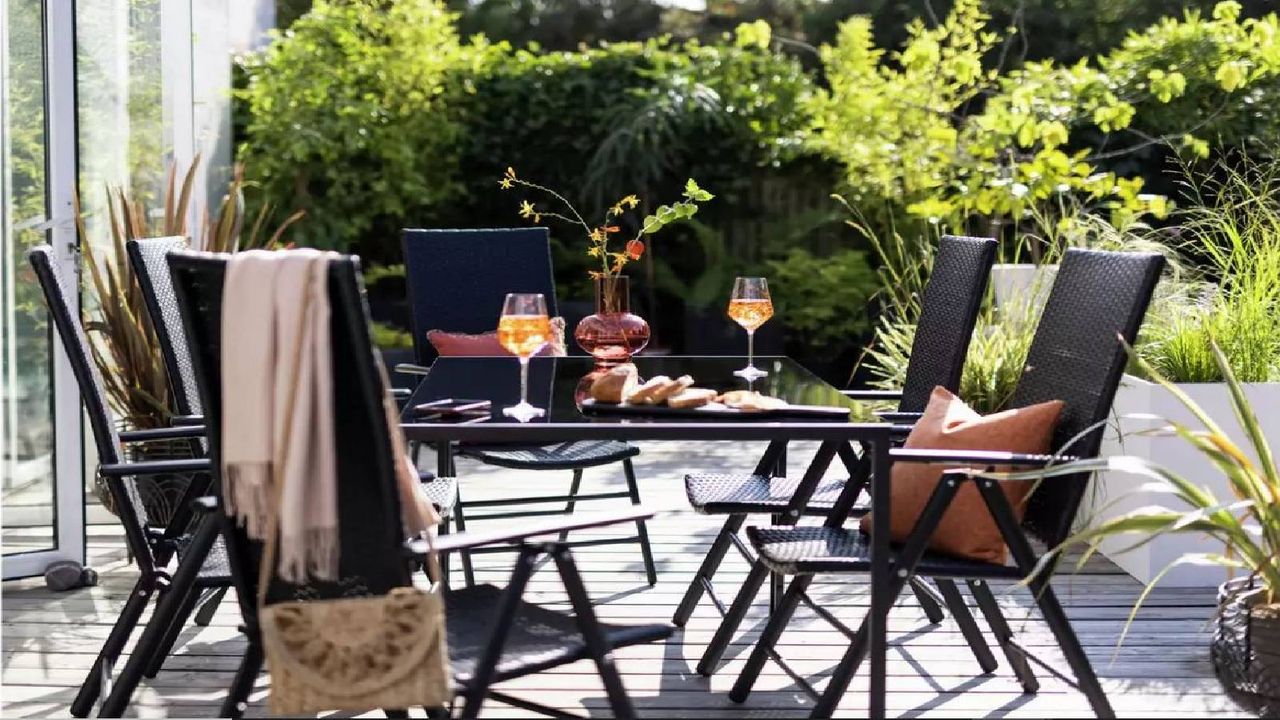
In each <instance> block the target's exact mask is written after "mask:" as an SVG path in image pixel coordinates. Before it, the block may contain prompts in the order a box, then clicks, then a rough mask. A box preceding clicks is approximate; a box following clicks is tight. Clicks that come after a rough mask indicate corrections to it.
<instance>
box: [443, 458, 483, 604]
mask: <svg viewBox="0 0 1280 720" xmlns="http://www.w3.org/2000/svg"><path fill="white" fill-rule="evenodd" d="M436 476H437V477H451V478H455V480H456V478H457V477H458V463H457V462H456V460H455V459H454V455H453V444H452V443H450V442H448V441H443V442H439V443H436ZM462 505H463V503H462V483H461V482H459V483H458V496H457V498H456V500H455V501H454V503H453V521H454V522H455V523H456V524H457V525H458V532H466V531H467V517H466V514H465V513H464V511H463V507H462ZM458 554H459V555H461V556H462V579H463V580H464V581H466V583H467V587H473V586H474V585H475V584H476V574H475V570H473V569H472V567H471V551H470V550H460V551H458Z"/></svg>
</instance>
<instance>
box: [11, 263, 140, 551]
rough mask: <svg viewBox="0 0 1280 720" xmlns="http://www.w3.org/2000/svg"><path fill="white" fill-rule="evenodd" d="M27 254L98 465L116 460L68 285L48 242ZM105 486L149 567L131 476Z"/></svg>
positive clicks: (116, 446) (112, 431)
mask: <svg viewBox="0 0 1280 720" xmlns="http://www.w3.org/2000/svg"><path fill="white" fill-rule="evenodd" d="M27 259H28V260H29V261H30V263H31V268H32V269H33V270H34V271H35V274H36V279H37V280H38V281H39V283H40V289H41V290H42V291H43V292H44V300H45V303H46V304H47V305H48V307H49V317H50V318H52V319H53V326H54V328H55V329H56V330H57V331H58V338H59V339H60V340H61V341H62V347H63V349H64V350H65V351H66V353H67V359H68V360H69V361H70V362H71V372H72V374H73V375H75V378H76V386H77V387H78V388H79V390H80V399H81V401H82V402H83V403H84V409H85V414H87V415H88V416H89V427H90V429H91V430H92V432H93V441H94V445H95V446H96V447H97V450H98V462H99V463H101V464H103V465H114V464H117V463H119V462H120V461H121V455H122V453H121V451H120V436H119V434H118V433H117V432H116V428H115V425H114V424H113V423H112V421H111V414H110V411H109V410H108V405H107V393H106V390H105V389H104V386H103V383H102V376H101V375H100V374H99V372H98V366H97V364H96V363H95V362H94V361H93V353H92V350H91V349H90V346H89V337H88V336H87V335H86V334H85V332H84V326H83V325H82V324H81V323H80V319H79V317H77V316H76V315H75V314H73V313H72V311H71V306H70V304H69V303H68V301H67V298H69V297H71V295H72V293H73V290H72V289H71V288H68V287H66V286H65V285H64V284H63V282H62V278H61V277H60V276H59V275H58V273H57V271H56V269H55V260H54V256H53V248H52V247H50V246H48V245H39V246H36V247H33V248H31V249H30V250H29V251H27ZM107 488H108V492H109V493H110V494H111V503H112V505H113V510H114V511H115V514H116V515H117V516H118V517H119V518H120V521H121V523H123V525H124V529H125V542H126V543H127V544H128V546H129V552H131V553H132V554H133V556H134V557H135V558H137V560H138V565H139V569H141V570H143V571H144V572H145V571H149V570H150V569H151V568H152V555H151V548H150V545H149V544H148V543H147V535H146V523H147V511H146V507H145V506H144V505H143V503H142V500H141V498H140V496H139V495H138V489H137V485H136V484H135V483H134V480H133V478H131V477H125V478H121V479H119V480H118V481H117V480H111V481H109V482H107Z"/></svg>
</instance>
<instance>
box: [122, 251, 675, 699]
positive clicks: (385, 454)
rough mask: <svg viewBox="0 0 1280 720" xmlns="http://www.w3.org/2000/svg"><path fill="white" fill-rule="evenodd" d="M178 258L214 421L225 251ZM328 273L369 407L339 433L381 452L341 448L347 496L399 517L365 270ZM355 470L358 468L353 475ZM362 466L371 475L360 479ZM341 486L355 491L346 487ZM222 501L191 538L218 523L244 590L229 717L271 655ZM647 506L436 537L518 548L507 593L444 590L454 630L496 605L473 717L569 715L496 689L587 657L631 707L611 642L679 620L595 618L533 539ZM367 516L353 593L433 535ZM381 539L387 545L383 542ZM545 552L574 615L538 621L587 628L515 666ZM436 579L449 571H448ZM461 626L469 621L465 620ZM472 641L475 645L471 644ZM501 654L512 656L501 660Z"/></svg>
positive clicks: (277, 592) (579, 590)
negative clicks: (497, 707)
mask: <svg viewBox="0 0 1280 720" xmlns="http://www.w3.org/2000/svg"><path fill="white" fill-rule="evenodd" d="M170 263H171V264H172V266H173V268H174V276H175V280H176V281H177V288H178V296H179V299H180V300H181V301H182V304H183V307H184V322H185V323H186V325H187V328H188V331H189V334H188V337H191V338H193V347H194V348H196V349H197V352H196V353H194V354H193V361H194V364H195V365H196V368H197V374H198V375H199V378H200V386H201V392H202V395H203V397H204V400H205V407H206V408H208V409H210V412H209V416H210V418H211V419H212V420H211V422H212V424H213V425H214V426H217V421H216V418H217V417H218V412H219V408H220V403H219V402H218V399H217V398H216V396H215V397H211V396H210V392H209V391H210V389H211V388H212V389H214V390H215V392H216V391H217V389H218V388H220V381H219V379H218V378H219V375H220V369H219V360H218V357H217V353H218V345H217V341H216V337H217V334H218V331H217V328H218V327H220V323H221V317H220V312H219V311H218V307H219V303H220V293H221V278H222V273H223V272H224V271H225V260H224V259H223V258H219V257H217V256H210V255H203V254H193V253H183V254H180V255H177V254H175V256H173V257H171V259H170ZM330 278H331V281H330V290H331V296H332V298H333V301H334V308H335V309H334V318H335V319H334V335H333V341H334V343H335V372H338V371H339V363H341V362H346V363H348V364H347V365H346V366H344V367H345V368H346V372H344V376H351V377H353V378H354V379H353V381H352V382H353V383H357V384H359V385H360V387H359V389H353V388H352V387H351V386H350V384H347V385H346V386H345V389H343V390H342V391H340V392H341V393H342V395H341V396H340V397H342V398H345V400H340V401H339V405H340V406H341V405H342V403H343V402H345V403H347V404H346V405H345V407H347V408H348V409H351V408H352V406H351V404H350V403H351V402H352V398H353V393H356V394H355V395H354V397H357V398H358V397H363V401H362V407H363V411H362V414H363V415H364V417H361V418H357V419H356V420H355V422H356V423H357V426H359V427H361V428H362V430H361V431H359V432H356V433H345V434H343V435H342V436H341V438H340V443H341V442H345V440H343V439H342V438H348V437H350V436H351V435H353V434H356V435H359V434H360V433H364V434H363V435H362V436H361V439H359V440H357V441H356V442H357V443H360V442H365V443H366V444H365V445H359V444H357V445H356V446H355V447H356V448H361V447H364V448H366V449H367V448H369V447H374V448H375V449H376V450H378V452H376V454H377V455H378V457H374V458H368V457H364V458H359V457H357V458H355V459H354V460H353V459H352V458H351V457H348V458H347V460H346V464H344V463H343V460H342V459H341V458H342V455H341V454H340V455H339V458H340V460H339V468H340V474H339V478H340V488H339V492H340V497H341V498H343V499H345V500H352V499H362V500H363V501H367V502H370V503H373V504H372V505H368V506H366V507H367V508H377V509H378V514H380V515H382V516H383V517H384V518H387V519H389V518H392V517H394V518H398V517H399V510H398V498H397V494H396V491H395V488H394V479H393V477H394V469H393V468H392V465H391V463H390V456H391V453H390V449H391V440H390V435H389V433H388V432H387V429H386V427H385V420H381V419H380V416H379V414H378V413H379V412H380V410H379V409H378V408H379V407H380V401H379V400H378V399H377V395H378V393H380V387H379V386H378V384H377V383H376V381H375V380H373V379H372V378H374V377H376V376H375V375H374V372H375V371H374V369H373V363H374V360H373V353H372V351H371V349H370V348H371V345H370V338H369V331H368V324H367V323H368V320H367V311H366V310H364V308H363V305H362V301H361V299H360V296H359V292H358V288H359V276H358V270H357V269H356V264H355V261H354V259H352V260H347V261H335V262H334V263H333V264H332V267H331V274H330ZM215 286H216V287H215ZM344 344H345V345H346V346H347V347H348V348H351V350H350V354H349V355H340V354H339V350H338V347H339V346H342V345H344ZM362 345H363V347H364V349H363V350H362V349H361V346H362ZM340 358H341V359H340ZM351 362H355V367H352V366H351V365H350V363H351ZM370 439H372V441H373V445H372V446H370V445H368V444H367V441H369V440H370ZM211 441H212V442H211V447H210V451H211V457H213V458H215V460H216V458H217V457H218V452H219V440H218V439H217V438H216V437H214V438H211ZM340 453H341V448H340ZM214 468H215V471H216V468H217V463H216V461H215V462H214ZM342 468H346V469H347V472H346V474H345V475H344V474H343V472H342ZM353 470H357V471H358V472H354V473H353V472H352V471H353ZM366 474H367V475H369V476H371V477H368V478H365V477H363V476H364V475H366ZM356 476H360V477H356ZM376 480H381V482H376ZM344 483H345V484H346V489H345V490H344V489H343V485H344ZM344 492H345V493H347V494H342V493H344ZM217 506H218V501H217V500H216V499H215V498H206V499H204V501H203V502H202V507H203V508H204V509H205V510H206V511H208V514H207V515H206V516H205V517H204V518H203V520H202V521H201V524H200V530H199V532H198V533H197V535H196V537H195V539H193V543H192V544H193V546H194V549H193V553H195V552H202V551H207V550H208V549H209V548H210V547H212V544H213V542H214V540H215V538H216V537H217V536H218V534H219V533H222V534H223V535H225V537H226V543H227V548H228V553H229V556H230V560H231V566H232V569H233V575H234V579H235V586H236V591H237V597H238V599H239V602H240V607H241V612H242V615H243V618H244V625H243V630H244V632H245V633H246V635H247V637H248V639H249V643H248V647H247V649H246V651H245V654H244V656H243V657H242V659H241V663H240V666H239V668H238V670H237V672H236V675H235V677H234V679H233V681H232V684H231V687H230V689H229V692H228V695H227V698H226V700H225V701H224V703H223V705H222V708H221V714H222V716H224V717H240V716H241V715H242V714H243V712H244V710H245V706H246V702H247V698H248V694H249V692H250V690H251V689H252V687H253V684H254V681H255V679H256V677H257V675H258V673H259V671H260V670H261V667H262V664H263V654H262V645H261V641H260V636H259V629H258V623H257V606H256V596H257V588H256V585H257V577H258V573H257V562H258V558H259V550H260V548H259V547H258V545H257V543H254V542H251V541H249V540H248V538H247V537H246V536H245V535H244V533H243V531H242V530H241V529H240V528H237V527H235V526H234V523H233V522H232V521H231V520H230V519H228V518H227V517H226V516H225V515H224V514H223V513H221V512H220V511H217ZM342 507H343V508H344V510H345V509H346V508H347V507H348V505H347V504H345V503H344V504H342ZM651 516H652V513H651V512H649V511H646V510H644V509H643V508H633V509H631V510H629V511H626V512H621V513H615V514H612V515H608V516H595V517H588V516H578V517H575V518H572V519H566V520H563V521H560V522H556V523H549V524H546V525H542V526H534V527H527V528H519V529H515V530H506V531H494V532H489V533H468V534H453V535H448V536H442V537H440V538H439V539H437V540H436V542H435V545H436V548H437V550H438V551H439V552H440V553H441V554H442V556H447V554H448V553H451V552H461V551H464V550H470V549H474V548H480V547H484V546H487V545H492V544H496V543H501V544H512V543H514V544H516V545H517V547H518V548H519V551H518V552H519V555H518V558H517V564H516V568H515V570H514V572H513V577H512V581H511V583H510V585H509V587H508V588H507V589H506V590H505V591H503V592H501V593H498V591H497V590H496V588H493V587H492V586H487V585H479V586H474V587H469V588H464V589H460V590H448V591H447V592H446V603H447V604H448V605H449V607H450V611H449V613H450V614H449V617H450V620H448V621H447V626H448V629H449V631H450V633H451V635H452V634H453V633H455V632H464V631H465V627H466V624H465V623H460V622H456V621H457V620H460V619H465V618H461V617H458V616H455V615H454V612H453V608H454V606H455V604H456V605H457V606H458V607H460V608H465V609H467V610H468V611H471V612H472V613H474V612H475V611H476V610H477V608H480V609H481V610H483V609H485V608H489V609H492V610H493V612H492V614H491V616H486V617H484V618H483V623H482V624H480V625H479V627H480V629H481V630H482V631H483V632H485V633H486V635H485V637H486V638H487V641H486V642H485V643H484V644H483V646H482V649H481V651H480V652H478V653H477V654H474V656H473V657H471V658H469V660H470V661H471V662H470V666H469V670H467V671H465V672H455V678H456V681H457V686H458V689H459V694H460V695H461V696H462V697H464V698H465V704H464V706H463V709H462V716H463V717H476V716H477V715H478V714H479V712H480V707H481V704H482V702H483V701H484V700H485V699H486V698H487V697H494V698H498V699H500V700H502V701H504V702H508V703H511V704H512V705H515V706H518V707H523V708H526V709H534V710H537V711H539V712H548V713H549V714H552V715H556V716H562V715H564V713H562V712H559V711H555V710H553V709H551V708H544V707H542V706H539V705H537V704H536V703H530V702H528V701H524V700H521V699H519V698H514V697H511V696H508V695H506V694H504V693H501V692H500V691H494V690H493V689H492V688H491V685H492V684H493V683H495V682H501V681H503V680H506V679H509V678H513V677H520V676H523V675H527V674H530V673H536V672H539V671H541V670H545V669H548V668H551V667H556V666H559V665H562V664H565V663H569V662H574V661H577V660H580V659H587V658H590V659H592V660H594V661H595V663H596V666H597V669H598V671H599V674H600V676H601V678H602V680H603V682H604V685H605V689H606V693H607V695H608V698H609V702H610V706H611V708H612V709H613V710H614V712H615V713H616V714H617V715H618V716H619V717H633V716H634V709H633V708H632V707H631V705H630V702H629V700H628V699H627V696H626V692H625V690H624V688H623V686H622V680H621V676H620V675H619V674H618V672H617V670H616V668H615V667H614V666H613V661H612V658H611V655H610V651H611V649H612V648H614V647H621V646H624V645H630V644H635V643H639V642H647V641H650V640H655V639H661V638H665V637H667V636H668V635H669V634H670V632H671V630H672V628H671V627H670V626H669V625H650V626H639V627H631V628H618V627H616V626H605V625H603V624H601V623H600V622H599V621H598V620H597V619H596V617H595V614H594V610H593V609H592V607H591V603H590V600H589V598H588V597H587V595H586V591H585V588H584V586H583V583H582V578H581V575H580V573H579V572H578V570H577V567H576V565H575V564H574V562H573V559H572V556H571V554H570V551H569V548H568V547H567V546H566V544H564V543H561V542H555V541H550V542H548V541H542V540H538V539H537V538H540V537H545V536H547V535H556V534H562V533H566V532H570V531H574V530H580V529H586V528H594V527H603V526H606V525H613V524H617V523H627V522H635V521H637V520H642V519H647V518H649V517H651ZM368 519H369V518H367V517H363V516H362V517H360V518H356V517H354V516H353V517H352V518H351V519H344V520H343V521H342V527H343V532H344V539H343V543H344V547H345V546H346V544H347V542H348V541H347V539H346V537H345V533H347V532H350V531H352V530H358V532H359V534H362V535H364V536H365V538H364V541H365V542H366V544H365V545H360V546H358V547H364V548H368V549H370V550H373V552H367V553H363V554H358V555H355V556H354V557H356V558H358V559H356V560H351V561H350V562H351V563H352V564H351V565H348V561H347V560H344V561H343V567H344V568H348V569H349V568H353V567H354V568H364V569H358V570H357V572H359V573H365V574H364V575H363V577H362V578H360V577H358V578H356V579H357V580H359V581H360V583H359V584H358V585H357V586H356V587H357V588H358V592H357V594H367V593H368V592H373V593H375V594H376V593H378V592H385V591H386V590H389V589H390V588H391V587H397V586H403V585H406V584H408V583H409V582H410V575H411V572H412V571H413V568H415V567H420V566H421V565H422V564H424V561H425V559H426V558H425V553H426V552H427V550H428V548H429V545H428V544H427V543H426V542H425V541H424V540H416V541H411V542H408V543H401V542H400V541H398V540H396V539H395V535H396V534H397V531H396V529H397V528H398V526H399V523H398V522H396V521H390V522H383V521H379V522H365V520H368ZM368 543H372V544H368ZM379 546H382V548H383V549H382V550H380V551H379V550H376V548H377V547H379ZM346 556H347V553H346V552H345V551H344V557H346ZM548 558H549V559H550V560H551V561H552V562H554V563H555V565H556V566H557V569H558V570H559V573H560V576H561V578H562V579H563V581H564V584H565V589H566V591H567V593H568V595H569V597H570V601H571V604H572V606H573V608H574V613H575V614H574V617H573V618H569V617H568V616H565V615H564V614H562V613H552V612H551V611H546V610H540V611H539V612H540V613H541V619H542V620H543V621H544V624H543V626H540V627H544V626H545V625H546V622H545V621H546V620H547V618H548V617H554V618H558V619H560V621H561V623H560V624H561V625H562V626H563V625H566V624H571V625H572V626H573V627H574V628H576V631H575V632H576V635H577V636H580V637H581V638H582V640H581V642H572V643H568V644H565V645H563V646H562V647H560V648H559V652H558V654H552V655H549V654H548V653H547V652H546V647H545V644H543V645H540V646H539V647H538V648H537V649H538V650H539V652H538V653H537V654H536V655H534V656H533V659H532V661H528V660H527V661H526V662H524V663H516V664H514V665H513V664H512V663H511V658H510V657H509V655H508V652H504V650H507V649H508V648H509V644H508V643H509V642H511V640H510V638H511V637H512V635H513V632H512V631H513V629H515V628H518V627H519V626H520V621H521V619H522V618H523V617H524V616H525V615H526V614H528V613H530V612H532V611H533V610H534V609H536V606H531V605H529V604H527V603H524V602H523V601H522V600H521V595H522V593H523V590H524V587H525V585H526V584H527V582H528V579H529V576H530V575H531V574H532V572H533V569H534V568H535V567H536V566H537V565H540V564H541V563H542V562H543V561H544V560H546V559H548ZM193 566H194V563H193V562H189V561H188V559H184V562H183V563H182V564H180V565H179V568H178V571H177V573H175V577H179V578H181V577H186V576H189V575H191V574H192V573H193V572H194V570H193ZM347 571H348V570H347V569H344V570H343V572H344V573H346V572H347ZM438 579H440V580H442V578H438ZM339 585H341V584H339ZM309 587H310V588H312V589H314V591H315V593H318V595H319V596H320V597H325V596H329V597H332V596H333V593H334V592H339V591H340V590H341V589H342V588H341V586H339V587H335V586H334V584H332V583H313V584H311V585H310V586H309ZM294 588H295V586H291V585H288V584H286V583H283V582H281V581H279V580H278V579H276V580H274V581H273V582H272V586H271V587H270V588H268V601H269V602H270V601H273V600H272V598H274V599H275V600H279V599H286V598H289V597H290V595H289V593H290V591H291V589H294ZM339 594H340V595H345V594H347V593H344V592H339ZM311 596H315V595H314V594H313V595H311ZM495 596H496V597H498V598H499V599H498V601H497V602H490V603H489V604H488V605H486V604H485V601H486V599H492V598H494V597H495ZM165 602H166V603H169V604H176V600H174V599H173V598H167V599H166V601H165ZM163 604H164V603H162V606H163ZM161 609H162V610H165V609H167V608H164V607H162V608H161ZM460 625H461V626H462V627H459V626H460ZM162 633H163V630H162V628H160V627H158V626H155V625H148V627H147V629H146V631H145V632H144V633H143V635H142V637H141V638H140V639H139V648H140V649H141V648H146V647H150V646H152V645H154V644H156V643H158V642H160V639H161V635H162ZM544 639H545V632H543V633H542V634H541V635H540V636H539V640H544ZM457 645H462V644H461V643H459V644H455V643H451V648H452V650H453V652H451V656H453V657H452V658H451V659H452V660H453V661H454V662H455V664H456V663H457V662H458V657H457V656H458V654H461V653H464V652H466V650H467V648H466V647H463V648H461V649H460V648H459V647H457ZM467 645H474V643H469V644H467ZM500 661H505V662H502V663H500ZM141 669H142V663H141V662H138V663H134V662H133V660H132V659H131V661H130V663H129V665H126V668H125V671H124V672H123V673H122V682H120V683H117V685H116V687H115V688H114V689H113V691H112V694H111V696H110V697H109V698H108V699H107V701H106V702H105V703H104V705H103V712H102V715H103V716H104V717H118V716H120V715H121V714H122V713H123V711H124V710H125V708H126V706H127V704H128V701H129V697H130V695H131V693H132V691H133V689H134V687H135V685H136V679H137V677H138V676H139V675H140V672H141ZM125 678H128V679H130V680H132V681H133V684H126V683H125V682H123V680H124V679H125ZM429 711H430V712H432V713H433V715H436V714H439V713H440V709H429ZM387 715H388V716H389V717H404V716H406V713H405V712H404V710H403V709H396V708H393V709H388V710H387Z"/></svg>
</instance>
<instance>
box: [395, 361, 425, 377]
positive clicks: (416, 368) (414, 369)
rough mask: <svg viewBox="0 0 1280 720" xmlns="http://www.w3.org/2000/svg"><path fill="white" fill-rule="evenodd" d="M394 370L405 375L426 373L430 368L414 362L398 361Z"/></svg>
mask: <svg viewBox="0 0 1280 720" xmlns="http://www.w3.org/2000/svg"><path fill="white" fill-rule="evenodd" d="M395 370H396V372H398V373H404V374H406V375H426V374H427V373H428V372H429V371H430V370H431V368H429V367H426V366H423V365H417V364H414V363H398V364H397V365H396V368H395Z"/></svg>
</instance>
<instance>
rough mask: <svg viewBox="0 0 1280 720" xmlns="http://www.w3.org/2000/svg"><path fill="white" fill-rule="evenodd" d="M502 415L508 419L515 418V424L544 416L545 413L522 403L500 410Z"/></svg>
mask: <svg viewBox="0 0 1280 720" xmlns="http://www.w3.org/2000/svg"><path fill="white" fill-rule="evenodd" d="M502 414H503V415H506V416H507V417H509V418H515V420H516V421H517V422H522V423H525V422H529V421H530V420H532V419H534V418H539V417H542V416H543V415H546V414H547V411H546V410H543V409H542V408H540V407H534V406H532V405H530V404H529V403H527V402H522V403H520V404H519V405H512V406H511V407H506V408H502Z"/></svg>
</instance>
